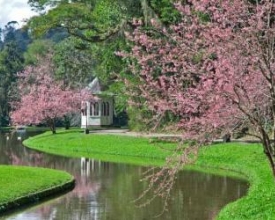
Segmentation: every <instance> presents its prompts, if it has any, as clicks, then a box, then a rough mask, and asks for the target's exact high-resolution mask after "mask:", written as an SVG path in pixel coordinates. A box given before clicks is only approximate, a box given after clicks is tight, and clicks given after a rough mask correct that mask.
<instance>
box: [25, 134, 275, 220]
mask: <svg viewBox="0 0 275 220" xmlns="http://www.w3.org/2000/svg"><path fill="white" fill-rule="evenodd" d="M24 144H26V145H27V146H29V147H31V148H35V149H38V150H41V151H45V152H49V153H55V154H60V155H66V156H74V157H80V156H84V157H93V158H97V159H104V160H110V161H120V162H131V163H135V164H143V165H145V164H149V165H152V164H155V165H156V164H161V163H163V162H164V158H165V157H166V156H167V155H169V154H170V150H171V149H172V148H174V144H168V143H166V144H160V143H157V144H153V143H150V141H148V139H145V138H134V137H124V136H112V135H96V134H92V135H84V134H82V133H79V132H75V131H74V132H73V131H72V132H59V133H58V134H57V135H51V134H50V133H45V134H43V135H39V136H36V137H33V138H30V139H28V140H27V141H25V142H24ZM122 158H124V159H122ZM154 159H155V160H154ZM196 164H197V165H198V166H200V167H208V168H220V169H223V170H224V171H225V172H227V171H235V172H237V173H240V174H242V175H244V176H245V177H246V178H247V180H248V181H249V183H250V188H249V191H248V195H247V196H245V197H243V198H241V199H240V200H238V201H236V202H234V203H231V204H229V205H228V206H226V207H225V208H224V209H223V210H222V211H221V212H220V214H219V216H218V219H228V220H231V219H237V220H240V219H263V220H266V219H274V216H275V215H274V213H275V183H274V179H273V176H272V173H271V170H270V168H269V165H268V162H267V160H266V158H265V155H264V154H263V150H262V147H261V146H260V145H259V144H245V143H228V144H215V145H213V146H210V147H205V148H203V149H201V151H200V153H199V158H198V161H197V163H196Z"/></svg>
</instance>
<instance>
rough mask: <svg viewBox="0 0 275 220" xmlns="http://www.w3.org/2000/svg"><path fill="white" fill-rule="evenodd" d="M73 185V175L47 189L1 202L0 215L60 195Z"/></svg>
mask: <svg viewBox="0 0 275 220" xmlns="http://www.w3.org/2000/svg"><path fill="white" fill-rule="evenodd" d="M74 187H75V178H74V177H73V178H72V179H71V180H69V181H67V182H65V183H62V184H59V185H56V186H52V187H50V188H47V189H43V190H41V191H38V192H35V193H31V194H28V195H26V196H21V197H19V198H17V199H15V200H12V201H9V202H6V203H1V204H0V217H1V216H2V215H5V214H7V213H9V212H12V211H15V210H16V209H20V208H23V207H27V206H28V205H33V204H36V203H38V202H42V201H44V200H47V199H49V198H51V197H52V196H56V195H62V194H65V193H67V192H69V191H71V190H72V189H74Z"/></svg>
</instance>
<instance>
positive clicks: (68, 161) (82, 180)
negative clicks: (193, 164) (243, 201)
mask: <svg viewBox="0 0 275 220" xmlns="http://www.w3.org/2000/svg"><path fill="white" fill-rule="evenodd" d="M33 134H34V133H28V134H27V133H24V132H21V133H6V134H0V152H1V154H0V164H10V165H25V166H39V167H47V168H53V169H59V170H65V171H67V172H69V173H71V174H72V175H74V176H75V178H76V187H75V189H74V190H73V191H71V192H69V193H67V194H65V195H63V196H60V197H58V198H55V199H51V200H48V201H46V202H43V203H42V204H36V205H34V206H32V207H29V208H24V209H21V210H19V211H17V212H15V213H12V214H9V215H6V216H3V217H2V218H0V219H9V220H12V219H13V220H19V219H20V220H21V219H26V220H38V219H39V220H50V219H52V220H53V219H54V220H151V219H157V220H158V219H159V220H193V219H194V220H195V219H196V220H208V219H213V218H214V217H215V216H216V215H217V214H218V212H219V211H220V209H221V208H222V207H223V206H225V205H226V204H227V203H229V202H231V201H234V200H236V199H238V198H240V197H241V196H243V195H244V194H245V193H246V192H247V188H248V185H247V183H246V182H244V181H241V180H236V179H232V178H229V177H219V176H214V175H210V174H205V173H199V172H193V171H183V172H180V173H179V175H178V178H177V180H176V184H175V187H174V189H173V190H172V193H171V198H172V200H171V201H170V202H169V207H168V211H167V212H164V214H162V215H161V216H158V215H159V214H160V213H162V211H163V202H162V200H161V199H156V200H154V201H153V202H152V203H151V204H150V205H148V206H145V207H143V208H139V207H137V206H136V203H135V202H134V200H135V199H137V198H138V196H139V195H140V194H141V193H142V192H143V191H144V190H145V189H146V188H147V185H146V183H144V182H141V181H140V179H141V178H142V177H143V173H144V171H146V170H147V169H148V168H145V167H140V166H133V165H127V164H118V163H107V162H102V161H96V160H93V159H87V158H81V159H74V158H66V157H60V156H54V155H49V154H44V153H38V152H35V151H33V150H30V149H27V148H25V147H23V146H22V140H23V139H25V138H26V137H27V136H28V135H33ZM19 181H20V180H19ZM34 181H35V180H34ZM148 199H149V197H148Z"/></svg>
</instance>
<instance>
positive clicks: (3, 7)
mask: <svg viewBox="0 0 275 220" xmlns="http://www.w3.org/2000/svg"><path fill="white" fill-rule="evenodd" d="M33 15H35V12H33V11H31V8H30V6H29V5H28V0H0V27H4V26H5V25H6V24H7V23H8V22H9V21H17V22H18V23H19V25H20V26H21V25H22V24H23V20H24V19H28V18H30V17H31V16H33Z"/></svg>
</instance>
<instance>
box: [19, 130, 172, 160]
mask: <svg viewBox="0 0 275 220" xmlns="http://www.w3.org/2000/svg"><path fill="white" fill-rule="evenodd" d="M150 142H151V141H150V140H148V139H147V138H142V137H139V138H137V137H128V136H118V135H107V134H105V135H103V134H89V135H86V134H84V133H83V132H80V131H79V130H68V131H65V130H58V132H57V134H55V135H52V134H51V132H45V133H43V134H41V135H38V136H35V137H31V138H29V139H27V140H25V141H24V142H23V143H24V145H26V146H28V147H30V148H33V149H36V150H40V151H44V152H47V153H51V154H58V155H63V156H68V157H90V158H94V159H99V160H104V161H112V162H123V163H132V164H137V165H160V164H163V161H164V160H165V158H166V157H167V156H168V155H170V154H171V153H172V150H173V149H174V147H175V144H174V143H163V142H156V143H154V142H153V143H150Z"/></svg>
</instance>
